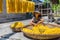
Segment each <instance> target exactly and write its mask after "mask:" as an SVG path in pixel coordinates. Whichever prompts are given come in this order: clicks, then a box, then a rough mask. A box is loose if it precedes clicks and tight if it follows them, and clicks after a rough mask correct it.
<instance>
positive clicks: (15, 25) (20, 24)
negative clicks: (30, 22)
mask: <svg viewBox="0 0 60 40" xmlns="http://www.w3.org/2000/svg"><path fill="white" fill-rule="evenodd" d="M23 27H24V24H23V23H22V22H15V23H13V24H12V25H11V28H16V29H18V28H23Z"/></svg>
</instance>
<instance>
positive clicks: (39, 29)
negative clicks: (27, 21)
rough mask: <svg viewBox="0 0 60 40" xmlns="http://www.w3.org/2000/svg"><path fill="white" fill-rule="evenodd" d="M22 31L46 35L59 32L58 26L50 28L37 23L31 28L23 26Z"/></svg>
mask: <svg viewBox="0 0 60 40" xmlns="http://www.w3.org/2000/svg"><path fill="white" fill-rule="evenodd" d="M22 30H23V32H26V33H29V34H36V35H37V34H47V35H54V34H60V28H58V27H54V28H50V27H48V26H47V25H43V24H38V25H35V26H33V28H32V30H31V29H28V28H23V29H22Z"/></svg>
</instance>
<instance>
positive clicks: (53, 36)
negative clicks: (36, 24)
mask: <svg viewBox="0 0 60 40" xmlns="http://www.w3.org/2000/svg"><path fill="white" fill-rule="evenodd" d="M50 25H51V24H50ZM22 32H23V33H24V34H25V35H26V36H27V37H30V38H33V39H53V38H57V37H60V34H38V35H37V34H31V33H26V32H24V31H23V30H22Z"/></svg>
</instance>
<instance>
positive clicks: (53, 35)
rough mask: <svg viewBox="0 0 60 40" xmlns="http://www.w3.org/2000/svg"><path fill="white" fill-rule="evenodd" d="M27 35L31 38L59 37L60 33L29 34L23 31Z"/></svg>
mask: <svg viewBox="0 0 60 40" xmlns="http://www.w3.org/2000/svg"><path fill="white" fill-rule="evenodd" d="M23 33H24V34H25V35H26V36H27V37H30V38H33V39H53V38H57V37H60V34H51V35H44V34H38V35H36V34H30V33H25V32H23Z"/></svg>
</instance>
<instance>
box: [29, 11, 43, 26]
mask: <svg viewBox="0 0 60 40" xmlns="http://www.w3.org/2000/svg"><path fill="white" fill-rule="evenodd" d="M43 21H44V19H43V18H42V15H41V13H40V12H39V11H35V12H34V13H33V18H32V20H31V23H30V24H32V25H37V24H40V23H43Z"/></svg>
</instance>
